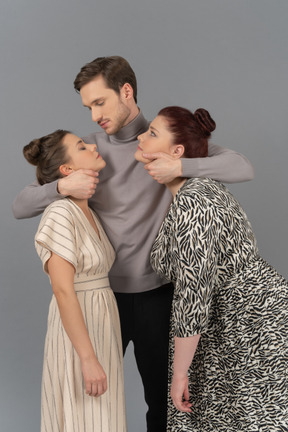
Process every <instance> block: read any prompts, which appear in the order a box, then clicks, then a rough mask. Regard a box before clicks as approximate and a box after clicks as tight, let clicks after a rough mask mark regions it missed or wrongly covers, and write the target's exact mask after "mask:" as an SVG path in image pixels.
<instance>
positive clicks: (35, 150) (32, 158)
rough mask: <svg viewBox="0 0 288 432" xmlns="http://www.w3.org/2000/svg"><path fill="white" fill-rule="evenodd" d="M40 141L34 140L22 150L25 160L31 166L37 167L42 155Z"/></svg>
mask: <svg viewBox="0 0 288 432" xmlns="http://www.w3.org/2000/svg"><path fill="white" fill-rule="evenodd" d="M41 147H42V146H41V140H40V139H38V138H36V139H34V140H33V141H31V142H30V143H29V144H27V145H26V146H25V147H24V148H23V155H24V157H25V159H26V160H27V161H28V162H29V163H31V164H32V165H36V166H37V165H38V164H39V159H40V156H41V153H42V151H41V150H42V148H41Z"/></svg>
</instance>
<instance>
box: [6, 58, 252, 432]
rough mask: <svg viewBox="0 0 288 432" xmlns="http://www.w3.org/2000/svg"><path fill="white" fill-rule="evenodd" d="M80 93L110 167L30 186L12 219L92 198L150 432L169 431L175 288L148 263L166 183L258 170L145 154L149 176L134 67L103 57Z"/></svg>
mask: <svg viewBox="0 0 288 432" xmlns="http://www.w3.org/2000/svg"><path fill="white" fill-rule="evenodd" d="M74 87H75V89H76V90H77V91H79V92H80V95H81V99H82V103H83V105H84V106H86V107H87V108H88V109H89V110H90V111H91V115H92V120H93V121H94V122H96V123H98V124H99V125H100V126H101V127H102V129H103V132H97V133H94V134H91V135H89V136H87V137H85V138H84V141H85V142H86V143H96V144H97V146H98V149H99V152H100V154H101V155H102V157H103V159H104V160H106V162H107V167H106V169H105V170H103V171H102V172H101V173H100V175H99V179H97V176H96V174H95V173H93V171H84V170H81V171H77V172H75V173H73V174H72V175H70V176H68V177H67V178H63V179H61V180H59V181H58V183H51V184H49V185H44V186H39V185H37V184H35V183H34V184H33V185H30V186H28V187H26V188H25V189H24V190H23V191H22V192H21V193H20V194H19V195H18V197H17V198H16V200H15V201H14V205H13V210H14V215H15V217H17V218H23V217H31V216H34V215H36V214H39V213H41V212H42V211H43V210H44V208H45V207H46V206H47V205H48V204H49V203H50V202H51V201H53V200H55V199H61V198H62V197H63V196H67V195H72V196H74V197H76V198H77V197H78V198H86V197H92V198H91V200H90V206H91V207H92V208H93V209H94V210H95V211H96V212H97V213H98V215H99V217H100V219H101V221H102V223H103V226H104V228H105V230H106V233H107V234H108V237H109V238H110V241H111V242H112V244H113V246H114V248H115V251H116V260H115V263H114V265H113V267H112V269H111V272H110V274H109V278H110V283H111V286H112V288H113V290H114V292H115V295H116V298H117V302H118V307H119V313H120V320H121V329H122V339H123V349H124V352H125V349H126V347H127V345H128V343H129V341H130V340H132V341H133V343H134V350H135V358H136V362H137V366H138V370H139V372H140V375H141V378H142V381H143V386H144V393H145V400H146V402H147V405H148V412H147V431H148V432H156V431H157V432H162V431H163V432H164V431H166V407H167V382H168V378H167V364H168V359H167V355H168V333H169V316H170V308H171V301H172V296H173V287H172V284H170V283H167V281H164V280H161V279H160V278H159V277H158V276H157V275H156V274H155V273H154V272H153V270H152V268H151V266H150V262H149V254H150V249H151V246H152V244H153V241H154V238H155V236H156V234H157V232H158V229H159V227H160V224H161V222H162V220H163V218H164V215H165V213H166V211H167V208H168V206H169V204H170V202H171V195H170V193H169V191H168V189H166V188H165V187H164V186H163V185H162V184H161V183H163V182H166V181H167V178H168V179H171V180H173V179H174V178H176V177H178V176H183V177H192V176H199V177H201V176H202V177H212V178H215V179H219V180H222V181H224V182H237V181H245V180H250V179H251V178H252V177H253V168H252V167H251V165H250V163H249V161H247V160H246V159H245V158H244V156H242V155H240V154H238V153H235V152H233V151H231V150H227V149H222V148H220V147H218V146H215V145H213V144H211V145H210V147H209V156H210V157H208V158H205V159H183V160H182V161H180V160H176V161H175V160H173V159H170V158H169V157H168V156H166V155H163V154H161V153H159V154H150V155H145V156H146V157H147V158H148V159H151V163H149V164H147V165H146V166H145V168H146V169H147V170H148V172H149V174H150V176H149V175H148V174H147V173H146V172H145V170H144V169H143V165H142V164H141V163H138V162H137V161H136V160H135V159H134V153H135V151H136V148H137V145H138V141H137V136H138V135H139V134H141V133H143V132H144V131H146V130H147V129H148V124H149V123H148V122H147V120H146V119H145V118H144V116H143V114H142V113H141V112H140V110H139V108H138V106H137V83H136V77H135V74H134V72H133V70H132V69H131V67H130V65H129V63H128V62H127V61H126V60H125V59H123V58H121V57H117V56H115V57H100V58H97V59H95V60H94V61H92V62H91V63H88V64H86V65H85V66H83V68H82V69H81V71H80V72H79V74H78V75H77V77H76V79H75V81H74ZM153 178H154V179H156V180H157V181H158V183H157V182H155V181H154V180H153ZM98 180H100V184H99V186H97V188H96V185H97V183H98ZM95 188H96V192H95V194H94V191H95Z"/></svg>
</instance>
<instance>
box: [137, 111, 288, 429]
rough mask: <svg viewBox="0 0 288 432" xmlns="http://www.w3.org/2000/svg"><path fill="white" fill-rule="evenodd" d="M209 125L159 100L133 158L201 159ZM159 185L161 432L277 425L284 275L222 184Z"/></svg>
mask: <svg viewBox="0 0 288 432" xmlns="http://www.w3.org/2000/svg"><path fill="white" fill-rule="evenodd" d="M215 127H216V124H215V122H214V120H213V119H212V118H211V116H210V114H209V113H208V111H206V110H204V109H202V108H200V109H198V110H196V111H195V112H194V113H192V112H190V111H189V110H187V109H185V108H180V107H167V108H164V109H162V110H161V111H160V112H159V114H158V116H157V117H156V118H155V119H154V120H153V121H152V123H151V124H150V127H149V130H148V131H147V132H146V133H144V134H142V135H140V136H139V137H138V139H139V147H138V149H137V152H136V153H135V158H136V159H137V160H139V161H142V162H143V163H146V162H147V160H146V159H145V154H146V153H156V152H164V153H166V154H167V155H169V156H167V157H171V158H185V157H187V158H198V157H199V158H200V157H201V158H203V157H205V156H207V147H208V139H209V138H210V136H211V132H212V131H213V130H214V129H215ZM184 161H185V159H184ZM166 186H167V187H168V188H169V189H170V191H171V193H172V195H173V202H172V204H171V206H170V208H169V210H168V213H167V215H166V217H165V219H164V221H163V223H162V226H161V228H160V231H159V233H158V236H157V238H156V240H155V242H154V245H153V248H152V252H151V264H152V267H153V268H154V270H155V271H156V272H157V273H158V274H159V275H160V276H162V277H163V278H165V279H168V280H170V281H172V282H173V284H174V299H173V305H172V313H171V333H170V352H169V357H170V364H169V397H168V424H167V431H168V432H172V431H173V432H180V431H181V432H182V431H184V430H185V431H191V432H192V431H193V432H232V431H233V432H236V431H237V432H240V431H241V432H248V431H249V432H252V431H253V432H254V431H257V432H258V431H259V432H260V431H261V432H264V431H265V432H268V431H269V432H272V431H273V432H276V431H277V432H280V431H283V432H284V431H287V430H288V413H287V402H288V398H287V395H288V394H287V392H288V389H287V360H288V352H287V347H288V282H287V281H286V280H285V279H284V278H283V277H282V276H281V275H279V274H278V273H277V272H276V270H275V269H274V268H273V267H271V266H270V265H269V264H268V263H266V262H265V261H264V260H263V259H262V258H261V257H260V255H259V251H258V248H257V244H256V239H255V237H254V234H253V232H252V228H251V224H250V223H249V221H248V219H247V216H246V214H245V212H244V210H243V209H242V208H241V206H240V204H239V203H238V202H237V200H236V199H235V198H234V197H233V195H232V194H231V193H230V192H229V191H228V189H227V188H226V187H225V186H224V185H223V184H221V183H219V182H217V181H215V180H212V179H210V178H191V179H188V180H187V179H183V178H180V177H179V178H176V179H175V180H174V181H172V182H170V183H168V184H167V185H166ZM156 388H157V383H156Z"/></svg>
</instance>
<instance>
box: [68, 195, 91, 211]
mask: <svg viewBox="0 0 288 432" xmlns="http://www.w3.org/2000/svg"><path fill="white" fill-rule="evenodd" d="M69 199H70V200H71V201H73V202H74V203H75V204H76V205H77V206H78V207H80V208H81V210H82V211H83V212H84V213H85V212H87V211H88V200H87V199H78V198H74V197H72V196H69Z"/></svg>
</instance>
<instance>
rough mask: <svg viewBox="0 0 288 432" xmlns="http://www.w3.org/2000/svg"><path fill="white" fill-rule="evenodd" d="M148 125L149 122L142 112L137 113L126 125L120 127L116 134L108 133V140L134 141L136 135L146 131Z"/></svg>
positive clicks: (119, 141) (124, 142)
mask: <svg viewBox="0 0 288 432" xmlns="http://www.w3.org/2000/svg"><path fill="white" fill-rule="evenodd" d="M148 127H149V122H148V121H147V120H146V119H145V117H144V116H143V114H142V112H141V111H139V114H138V115H137V116H136V117H135V118H134V119H133V120H132V121H131V122H130V123H128V124H127V125H126V126H124V127H123V128H121V129H120V130H119V131H118V132H117V133H116V134H114V135H109V139H110V141H111V142H112V143H113V142H117V143H123V144H126V143H129V142H132V141H135V140H136V139H137V136H138V135H140V134H141V133H143V132H146V131H147V129H148Z"/></svg>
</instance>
